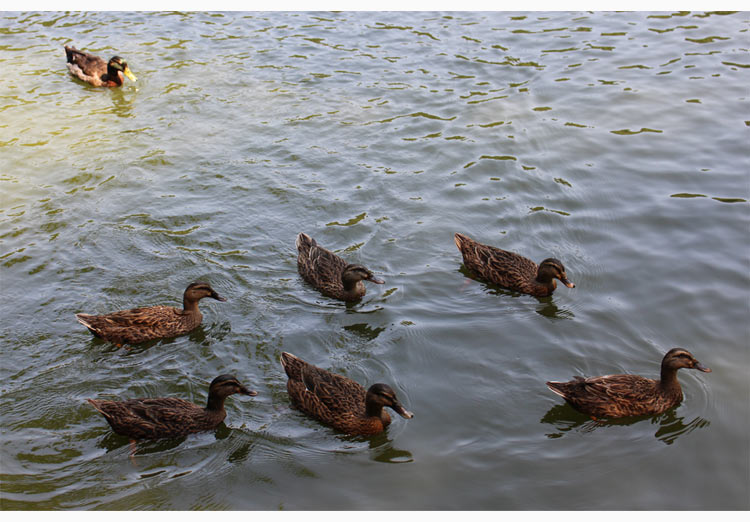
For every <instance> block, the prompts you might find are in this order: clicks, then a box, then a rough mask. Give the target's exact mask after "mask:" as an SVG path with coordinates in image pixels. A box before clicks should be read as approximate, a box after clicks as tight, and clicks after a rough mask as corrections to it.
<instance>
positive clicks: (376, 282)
mask: <svg viewBox="0 0 750 522" xmlns="http://www.w3.org/2000/svg"><path fill="white" fill-rule="evenodd" d="M368 281H370V282H371V283H375V284H378V285H382V284H384V283H385V281H383V280H382V279H378V278H377V277H375V276H371V277H370V278H369V279H368Z"/></svg>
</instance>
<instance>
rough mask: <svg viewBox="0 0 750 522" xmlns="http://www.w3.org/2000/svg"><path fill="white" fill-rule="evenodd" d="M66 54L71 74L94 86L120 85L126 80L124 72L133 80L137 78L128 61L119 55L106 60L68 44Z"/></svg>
mask: <svg viewBox="0 0 750 522" xmlns="http://www.w3.org/2000/svg"><path fill="white" fill-rule="evenodd" d="M65 55H66V56H67V58H68V70H69V71H70V74H72V75H73V76H75V77H76V78H78V79H79V80H82V81H84V82H86V83H90V84H91V85H93V86H94V87H102V86H103V87H119V86H121V85H122V82H123V81H124V78H123V74H124V75H125V76H127V77H128V78H130V80H132V81H136V80H137V78H136V77H135V75H134V74H133V73H132V72H130V68H129V67H128V64H127V62H126V61H125V60H123V59H122V58H120V57H119V56H113V57H112V58H110V59H109V62H105V61H104V60H102V59H101V58H99V57H98V56H94V55H93V54H89V53H84V52H83V51H79V50H78V49H76V48H75V47H68V46H67V45H66V46H65Z"/></svg>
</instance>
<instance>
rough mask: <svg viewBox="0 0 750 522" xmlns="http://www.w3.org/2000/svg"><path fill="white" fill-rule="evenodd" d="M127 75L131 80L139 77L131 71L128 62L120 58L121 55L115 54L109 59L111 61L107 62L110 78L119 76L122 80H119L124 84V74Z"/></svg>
mask: <svg viewBox="0 0 750 522" xmlns="http://www.w3.org/2000/svg"><path fill="white" fill-rule="evenodd" d="M123 74H124V75H125V76H127V77H128V78H129V79H130V80H131V81H133V82H134V81H136V80H137V78H136V77H135V74H133V73H132V72H131V71H130V67H128V62H126V61H125V60H123V59H122V58H120V57H119V56H113V57H112V58H110V59H109V63H107V75H108V76H109V78H117V79H119V80H120V81H119V82H117V83H119V84H121V85H122V75H123Z"/></svg>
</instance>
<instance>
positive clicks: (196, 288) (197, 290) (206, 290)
mask: <svg viewBox="0 0 750 522" xmlns="http://www.w3.org/2000/svg"><path fill="white" fill-rule="evenodd" d="M204 297H211V298H213V299H216V300H217V301H226V298H225V297H221V296H220V295H219V294H217V293H216V290H214V289H213V288H211V285H209V284H208V283H204V282H203V281H196V282H195V283H190V284H189V285H188V287H187V288H186V289H185V294H184V296H183V298H182V300H183V302H184V303H185V304H187V303H188V302H192V303H194V302H196V301H200V300H201V299H203V298H204Z"/></svg>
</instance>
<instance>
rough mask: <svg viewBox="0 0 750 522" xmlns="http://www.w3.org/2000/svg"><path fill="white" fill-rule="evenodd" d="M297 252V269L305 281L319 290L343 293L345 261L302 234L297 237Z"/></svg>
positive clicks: (346, 264)
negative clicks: (342, 277)
mask: <svg viewBox="0 0 750 522" xmlns="http://www.w3.org/2000/svg"><path fill="white" fill-rule="evenodd" d="M297 251H298V256H297V269H298V270H299V273H300V275H301V276H302V278H303V279H304V280H305V281H307V282H308V283H310V284H311V285H313V286H315V287H316V288H318V289H320V290H324V291H328V292H335V291H337V290H338V291H343V283H342V282H341V275H342V274H343V273H344V269H346V267H347V266H348V263H347V262H346V261H344V260H343V259H342V258H341V257H339V256H337V255H336V254H334V253H333V252H331V251H330V250H328V249H325V248H323V247H321V246H319V245H318V244H317V242H316V241H315V240H314V239H313V238H311V237H310V236H308V235H307V234H304V233H300V234H299V235H298V236H297Z"/></svg>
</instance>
